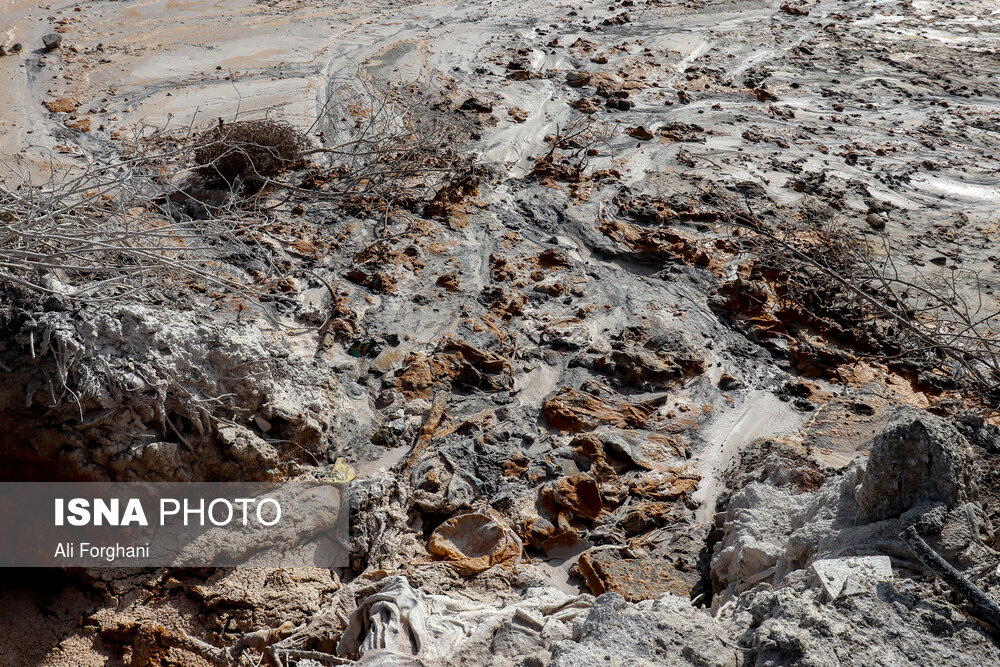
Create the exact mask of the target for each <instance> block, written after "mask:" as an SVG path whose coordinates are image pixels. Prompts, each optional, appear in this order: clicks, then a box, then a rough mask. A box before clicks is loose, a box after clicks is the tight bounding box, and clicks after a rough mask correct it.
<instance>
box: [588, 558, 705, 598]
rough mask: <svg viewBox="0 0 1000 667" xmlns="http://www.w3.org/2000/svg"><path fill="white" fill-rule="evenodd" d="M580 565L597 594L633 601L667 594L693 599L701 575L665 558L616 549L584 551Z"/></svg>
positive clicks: (594, 592)
mask: <svg viewBox="0 0 1000 667" xmlns="http://www.w3.org/2000/svg"><path fill="white" fill-rule="evenodd" d="M577 568H578V569H579V571H580V574H581V575H582V577H583V579H584V581H586V582H587V587H588V588H589V589H590V592H591V593H593V594H594V595H602V594H604V593H606V592H613V593H619V594H621V595H622V597H624V598H625V599H626V600H628V601H629V602H639V601H641V600H650V599H654V598H658V597H660V596H661V595H663V594H664V593H673V594H674V595H677V596H680V597H684V598H689V597H690V596H691V589H692V588H693V587H694V585H695V584H696V583H698V579H699V578H700V575H699V573H697V572H685V571H683V570H680V569H678V568H677V567H675V566H674V564H673V563H672V562H670V561H669V560H667V559H665V558H656V557H647V558H623V557H622V556H621V555H619V554H618V553H617V552H616V551H615V550H613V549H600V550H596V551H591V552H588V553H585V554H583V555H582V556H580V560H579V561H578V562H577Z"/></svg>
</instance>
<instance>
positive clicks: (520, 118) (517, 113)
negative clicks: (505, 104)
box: [507, 107, 528, 123]
mask: <svg viewBox="0 0 1000 667" xmlns="http://www.w3.org/2000/svg"><path fill="white" fill-rule="evenodd" d="M507 115H508V116H510V118H511V120H513V121H514V122H515V123H523V122H524V121H526V120H528V112H527V111H525V110H524V109H522V108H521V107H511V108H510V109H507Z"/></svg>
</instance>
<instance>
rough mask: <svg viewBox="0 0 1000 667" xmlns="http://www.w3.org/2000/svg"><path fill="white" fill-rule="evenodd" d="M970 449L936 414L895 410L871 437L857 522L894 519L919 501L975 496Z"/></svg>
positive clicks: (946, 501) (948, 502)
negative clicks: (880, 428)
mask: <svg viewBox="0 0 1000 667" xmlns="http://www.w3.org/2000/svg"><path fill="white" fill-rule="evenodd" d="M971 459H972V449H971V448H970V447H969V443H968V442H966V440H965V438H964V437H963V436H962V434H961V433H959V432H958V430H957V429H956V428H955V427H954V426H952V425H951V424H949V423H948V422H946V421H944V420H943V419H941V418H939V417H935V416H933V415H930V414H928V413H926V412H923V411H921V410H917V409H915V408H909V407H906V408H900V409H899V410H898V412H897V413H896V414H895V415H894V416H893V418H892V419H891V420H890V422H889V424H888V425H886V427H885V428H884V429H883V430H882V431H881V432H880V433H879V434H878V435H877V436H875V439H874V440H873V441H872V445H871V454H870V455H869V457H868V466H867V467H866V469H865V471H864V473H862V475H861V477H860V482H861V486H860V488H859V489H858V492H857V502H858V518H857V521H858V523H872V522H874V521H882V520H884V519H891V518H894V517H898V516H900V515H901V514H903V513H904V512H906V511H907V510H909V509H911V508H913V507H915V506H917V505H920V504H923V503H943V504H945V505H947V506H948V507H952V506H954V505H956V504H958V503H962V502H967V501H970V500H974V499H975V496H976V495H977V493H976V489H975V485H974V484H973V482H972V479H971Z"/></svg>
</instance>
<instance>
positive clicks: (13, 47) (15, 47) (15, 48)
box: [10, 42, 24, 53]
mask: <svg viewBox="0 0 1000 667" xmlns="http://www.w3.org/2000/svg"><path fill="white" fill-rule="evenodd" d="M23 50H24V46H22V45H21V42H14V44H12V45H11V47H10V52H11V53H20V52H21V51H23Z"/></svg>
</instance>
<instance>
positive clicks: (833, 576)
mask: <svg viewBox="0 0 1000 667" xmlns="http://www.w3.org/2000/svg"><path fill="white" fill-rule="evenodd" d="M812 570H813V572H815V573H816V576H818V577H819V580H820V583H821V584H822V585H823V591H824V592H825V593H826V594H827V595H828V596H829V597H830V599H831V600H836V599H837V598H839V597H844V596H847V595H855V594H857V593H864V592H866V591H871V590H873V589H874V587H875V584H877V583H878V582H881V581H892V578H893V577H892V563H891V561H890V560H889V557H888V556H866V557H860V558H831V559H827V560H818V561H816V562H814V563H813V564H812Z"/></svg>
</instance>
